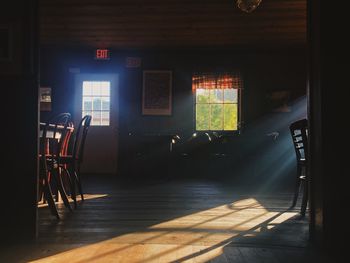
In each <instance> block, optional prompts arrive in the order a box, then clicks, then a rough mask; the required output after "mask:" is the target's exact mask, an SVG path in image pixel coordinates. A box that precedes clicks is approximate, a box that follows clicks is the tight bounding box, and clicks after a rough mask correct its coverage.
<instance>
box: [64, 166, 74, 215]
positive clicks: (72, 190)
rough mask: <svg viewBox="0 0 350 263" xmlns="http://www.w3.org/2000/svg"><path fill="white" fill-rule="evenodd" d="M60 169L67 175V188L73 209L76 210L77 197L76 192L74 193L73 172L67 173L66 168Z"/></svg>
mask: <svg viewBox="0 0 350 263" xmlns="http://www.w3.org/2000/svg"><path fill="white" fill-rule="evenodd" d="M62 169H63V170H64V171H65V173H66V174H67V177H68V181H69V187H70V196H71V198H72V199H73V202H74V208H75V209H76V208H77V198H76V197H77V195H76V191H75V180H74V178H73V177H72V174H73V172H72V171H69V169H67V168H66V167H62Z"/></svg>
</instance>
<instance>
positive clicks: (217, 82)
mask: <svg viewBox="0 0 350 263" xmlns="http://www.w3.org/2000/svg"><path fill="white" fill-rule="evenodd" d="M240 88H242V79H241V76H240V74H239V73H223V74H206V73H204V74H194V75H193V77H192V90H196V89H240Z"/></svg>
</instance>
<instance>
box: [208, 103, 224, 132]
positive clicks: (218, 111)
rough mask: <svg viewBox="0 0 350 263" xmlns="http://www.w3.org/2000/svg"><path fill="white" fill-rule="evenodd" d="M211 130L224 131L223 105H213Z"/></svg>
mask: <svg viewBox="0 0 350 263" xmlns="http://www.w3.org/2000/svg"><path fill="white" fill-rule="evenodd" d="M210 129H211V130H223V104H211V115H210Z"/></svg>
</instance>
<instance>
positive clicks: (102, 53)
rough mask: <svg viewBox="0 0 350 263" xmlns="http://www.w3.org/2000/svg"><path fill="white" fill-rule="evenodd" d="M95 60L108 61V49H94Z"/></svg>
mask: <svg viewBox="0 0 350 263" xmlns="http://www.w3.org/2000/svg"><path fill="white" fill-rule="evenodd" d="M95 59H98V60H108V59H110V51H109V49H96V51H95Z"/></svg>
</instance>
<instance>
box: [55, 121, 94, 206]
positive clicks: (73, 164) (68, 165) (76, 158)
mask: <svg viewBox="0 0 350 263" xmlns="http://www.w3.org/2000/svg"><path fill="white" fill-rule="evenodd" d="M90 123H91V116H90V115H85V116H84V117H83V118H82V119H81V121H80V122H79V125H78V127H77V129H76V132H75V134H74V143H73V147H72V150H71V153H70V154H67V153H68V151H66V152H65V154H64V155H62V156H61V157H60V165H61V167H62V169H64V171H65V172H66V173H67V174H68V177H69V178H70V186H71V187H70V191H71V198H72V199H73V201H74V206H75V207H77V200H76V188H78V190H79V193H80V196H81V200H82V201H84V194H83V190H82V185H81V174H80V167H81V163H82V162H83V157H84V148H85V141H86V137H87V133H88V130H89V127H90Z"/></svg>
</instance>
